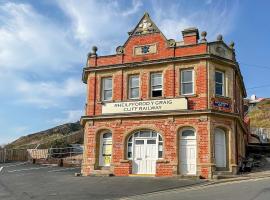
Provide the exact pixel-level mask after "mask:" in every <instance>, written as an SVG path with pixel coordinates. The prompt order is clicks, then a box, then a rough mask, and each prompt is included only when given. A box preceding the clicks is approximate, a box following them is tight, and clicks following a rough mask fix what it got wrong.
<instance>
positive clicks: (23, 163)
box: [5, 162, 28, 168]
mask: <svg viewBox="0 0 270 200" xmlns="http://www.w3.org/2000/svg"><path fill="white" fill-rule="evenodd" d="M27 163H28V162H22V163H17V164H13V165H7V166H5V168H7V167H16V166H19V165H25V164H27Z"/></svg>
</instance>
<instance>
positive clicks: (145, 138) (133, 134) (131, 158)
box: [125, 129, 164, 175]
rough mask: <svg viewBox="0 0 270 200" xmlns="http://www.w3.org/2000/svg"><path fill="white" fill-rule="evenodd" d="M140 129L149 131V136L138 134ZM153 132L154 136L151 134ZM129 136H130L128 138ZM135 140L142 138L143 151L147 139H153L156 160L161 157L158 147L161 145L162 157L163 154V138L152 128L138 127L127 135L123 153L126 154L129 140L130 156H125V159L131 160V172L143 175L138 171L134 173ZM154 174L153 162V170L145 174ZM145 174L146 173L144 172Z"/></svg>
mask: <svg viewBox="0 0 270 200" xmlns="http://www.w3.org/2000/svg"><path fill="white" fill-rule="evenodd" d="M141 131H149V132H150V135H151V136H150V137H148V136H146V137H143V136H142V137H141V136H138V135H140V132H141ZM153 134H155V136H153ZM136 135H137V136H136ZM130 138H132V139H131V140H130ZM136 140H144V151H145V150H146V148H145V146H146V145H147V141H148V140H155V141H156V144H155V145H156V158H155V160H156V161H157V160H158V159H160V158H161V157H159V147H160V146H162V147H161V148H162V150H161V156H162V157H163V154H164V150H163V148H164V147H163V144H164V140H163V137H162V135H161V134H160V133H158V132H157V131H155V130H152V129H139V130H137V131H133V132H132V134H130V135H129V137H127V140H126V141H127V143H126V148H127V149H126V152H125V155H128V152H129V151H128V149H129V143H130V142H131V143H132V147H131V149H132V156H131V157H128V156H127V159H128V160H131V161H132V165H131V167H132V171H131V173H132V174H138V175H144V174H139V173H134V169H135V168H134V161H135V160H134V159H135V145H136V143H135V142H136ZM155 174H156V164H155V171H154V173H151V174H147V175H155ZM145 175H146V174H145Z"/></svg>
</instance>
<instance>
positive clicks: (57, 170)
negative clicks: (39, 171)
mask: <svg viewBox="0 0 270 200" xmlns="http://www.w3.org/2000/svg"><path fill="white" fill-rule="evenodd" d="M79 168H80V167H72V168H65V169H55V170H50V171H48V172H61V171H67V170H72V169H79Z"/></svg>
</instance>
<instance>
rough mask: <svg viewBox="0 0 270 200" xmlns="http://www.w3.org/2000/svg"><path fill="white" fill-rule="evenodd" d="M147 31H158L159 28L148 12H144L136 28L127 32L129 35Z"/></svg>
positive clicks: (146, 32) (142, 33)
mask: <svg viewBox="0 0 270 200" xmlns="http://www.w3.org/2000/svg"><path fill="white" fill-rule="evenodd" d="M149 33H160V30H159V29H158V27H157V26H156V25H155V23H154V22H153V21H152V20H151V18H150V16H149V14H148V13H145V14H144V16H143V17H142V19H141V20H140V22H139V23H138V25H137V26H136V28H135V29H134V30H133V31H131V32H129V35H130V36H133V35H144V34H149Z"/></svg>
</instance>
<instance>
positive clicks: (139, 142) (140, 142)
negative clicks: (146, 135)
mask: <svg viewBox="0 0 270 200" xmlns="http://www.w3.org/2000/svg"><path fill="white" fill-rule="evenodd" d="M135 143H136V144H144V140H136V141H135Z"/></svg>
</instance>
